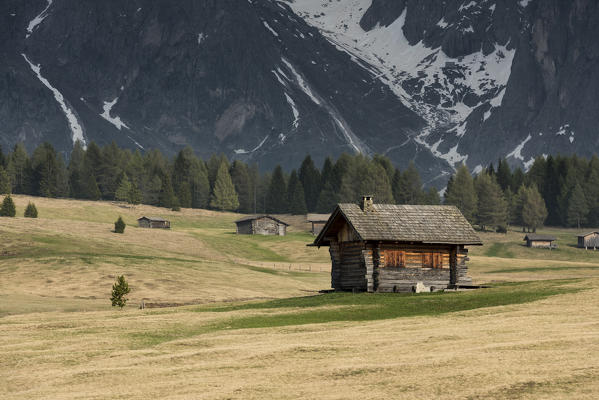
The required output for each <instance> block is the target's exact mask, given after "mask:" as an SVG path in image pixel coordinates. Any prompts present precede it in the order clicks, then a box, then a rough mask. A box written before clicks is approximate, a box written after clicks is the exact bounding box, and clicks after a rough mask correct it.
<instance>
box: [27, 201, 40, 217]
mask: <svg viewBox="0 0 599 400" xmlns="http://www.w3.org/2000/svg"><path fill="white" fill-rule="evenodd" d="M24 216H25V218H37V208H36V207H35V204H33V203H31V202H29V204H27V208H26V209H25V215H24Z"/></svg>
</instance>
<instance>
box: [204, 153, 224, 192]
mask: <svg viewBox="0 0 599 400" xmlns="http://www.w3.org/2000/svg"><path fill="white" fill-rule="evenodd" d="M223 163H225V165H226V167H227V170H228V169H229V160H228V159H227V157H226V156H225V155H224V154H221V155H216V154H213V155H212V156H211V157H210V159H209V160H208V163H207V173H208V181H209V182H210V189H211V190H212V191H214V185H215V183H216V178H217V176H218V170H219V169H220V167H221V165H222V164H223Z"/></svg>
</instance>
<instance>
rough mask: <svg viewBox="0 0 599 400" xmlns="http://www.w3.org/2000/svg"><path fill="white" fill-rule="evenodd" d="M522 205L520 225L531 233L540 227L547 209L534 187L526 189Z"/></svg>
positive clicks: (545, 216)
mask: <svg viewBox="0 0 599 400" xmlns="http://www.w3.org/2000/svg"><path fill="white" fill-rule="evenodd" d="M524 193H525V196H524V199H523V203H522V224H523V226H526V227H527V228H528V229H529V230H532V231H533V232H536V231H537V228H538V227H540V226H542V225H543V223H544V222H545V219H546V218H547V207H546V206H545V201H544V200H543V197H541V193H540V192H539V190H538V189H537V187H536V186H532V187H531V188H528V189H527V190H526V191H525V192H524Z"/></svg>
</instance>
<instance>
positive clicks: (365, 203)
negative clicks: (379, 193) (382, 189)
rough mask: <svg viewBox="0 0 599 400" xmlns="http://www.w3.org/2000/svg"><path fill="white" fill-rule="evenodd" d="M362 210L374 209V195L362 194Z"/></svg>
mask: <svg viewBox="0 0 599 400" xmlns="http://www.w3.org/2000/svg"><path fill="white" fill-rule="evenodd" d="M360 208H361V209H362V211H374V200H373V199H372V196H362V204H360Z"/></svg>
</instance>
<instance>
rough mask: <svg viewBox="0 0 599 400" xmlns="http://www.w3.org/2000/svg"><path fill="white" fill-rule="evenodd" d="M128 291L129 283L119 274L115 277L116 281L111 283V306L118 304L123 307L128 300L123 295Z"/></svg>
mask: <svg viewBox="0 0 599 400" xmlns="http://www.w3.org/2000/svg"><path fill="white" fill-rule="evenodd" d="M130 291H131V289H129V284H128V283H127V281H126V280H125V276H124V275H121V276H119V277H117V278H116V282H115V283H114V285H112V296H111V297H110V301H111V302H112V306H113V307H116V306H118V307H120V308H121V309H122V308H123V307H125V304H127V300H128V299H127V298H126V297H125V296H126V295H128V294H129V292H130Z"/></svg>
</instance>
